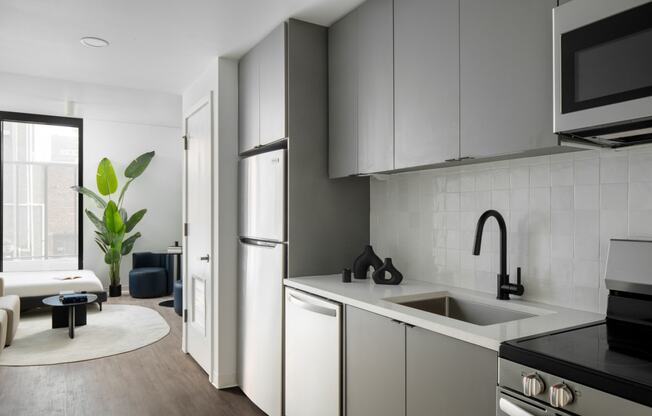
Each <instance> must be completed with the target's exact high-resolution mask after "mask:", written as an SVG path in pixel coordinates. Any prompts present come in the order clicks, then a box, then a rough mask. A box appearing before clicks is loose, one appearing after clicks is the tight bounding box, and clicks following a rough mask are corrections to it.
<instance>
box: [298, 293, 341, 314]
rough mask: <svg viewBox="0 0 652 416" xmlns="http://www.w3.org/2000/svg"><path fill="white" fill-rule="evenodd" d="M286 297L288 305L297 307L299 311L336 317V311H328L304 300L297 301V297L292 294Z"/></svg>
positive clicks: (328, 309)
mask: <svg viewBox="0 0 652 416" xmlns="http://www.w3.org/2000/svg"><path fill="white" fill-rule="evenodd" d="M288 297H289V299H290V303H293V304H295V305H297V306H298V307H300V308H301V309H305V310H307V311H310V312H315V313H319V314H321V315H326V316H337V309H330V308H326V307H324V306H320V305H315V304H313V303H310V302H308V301H306V300H303V299H299V298H298V297H296V296H294V295H292V294H288Z"/></svg>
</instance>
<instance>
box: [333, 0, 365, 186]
mask: <svg viewBox="0 0 652 416" xmlns="http://www.w3.org/2000/svg"><path fill="white" fill-rule="evenodd" d="M357 16H358V14H357V10H354V11H352V12H351V13H349V14H347V15H346V16H344V17H343V18H342V19H340V20H338V21H337V22H336V23H335V24H334V25H333V26H331V27H330V29H329V30H328V78H329V82H328V176H329V177H331V178H342V177H346V176H350V175H356V174H357V173H358V126H357V124H356V123H357V102H356V100H357V96H358V93H357V88H358V87H357V85H358V60H357V53H358V52H357V45H358V44H357V42H355V39H356V37H357V34H356V33H357V30H358V25H357Z"/></svg>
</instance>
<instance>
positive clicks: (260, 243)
mask: <svg viewBox="0 0 652 416" xmlns="http://www.w3.org/2000/svg"><path fill="white" fill-rule="evenodd" d="M240 242H241V243H242V244H247V245H250V246H259V247H267V248H274V247H276V246H277V245H279V244H281V243H273V242H271V241H262V240H254V239H253V238H246V237H241V238H240Z"/></svg>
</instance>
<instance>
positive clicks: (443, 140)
mask: <svg viewBox="0 0 652 416" xmlns="http://www.w3.org/2000/svg"><path fill="white" fill-rule="evenodd" d="M394 48H395V50H394V71H395V73H394V77H395V79H394V82H395V90H394V94H395V155H394V157H395V159H394V164H395V168H396V169H401V168H409V167H416V166H422V165H429V164H435V163H441V162H444V161H445V160H448V159H456V158H458V157H459V154H460V153H459V137H460V135H459V100H460V90H459V2H458V0H437V1H433V0H396V1H395V4H394ZM548 69H549V66H548Z"/></svg>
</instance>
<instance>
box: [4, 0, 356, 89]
mask: <svg viewBox="0 0 652 416" xmlns="http://www.w3.org/2000/svg"><path fill="white" fill-rule="evenodd" d="M361 2H362V0H2V1H1V2H0V71H1V72H10V73H16V74H23V75H32V76H39V77H48V78H58V79H65V80H71V81H78V82H88V83H93V84H101V85H114V86H121V87H129V88H139V89H146V90H156V91H165V92H171V93H181V92H182V91H183V89H184V88H185V87H187V86H188V85H189V84H190V83H191V82H192V81H193V80H194V79H195V78H196V77H197V76H198V75H199V74H201V73H202V72H203V71H204V70H205V68H206V66H207V65H208V63H209V61H210V60H211V59H213V58H214V57H217V56H229V57H239V56H240V55H241V54H242V53H243V52H245V51H246V50H248V49H249V48H250V47H251V46H252V45H254V44H255V43H256V42H257V41H258V40H260V39H261V38H262V37H263V36H264V35H265V34H266V33H268V32H269V31H270V30H271V29H272V28H274V27H275V26H276V25H277V24H279V23H280V22H281V21H283V20H285V19H286V18H288V17H296V18H299V19H303V20H307V21H310V22H313V23H318V24H322V25H325V26H329V25H330V24H332V23H333V22H334V21H335V20H337V19H338V18H339V17H341V16H343V15H344V14H345V13H346V12H348V11H349V10H351V9H352V8H353V7H355V6H356V5H357V4H359V3H361ZM82 36H98V37H101V38H105V39H107V40H108V41H109V42H111V45H110V46H109V47H108V48H102V49H94V48H88V47H84V46H82V45H81V44H80V43H79V38H81V37H82ZM0 93H1V92H0Z"/></svg>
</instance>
